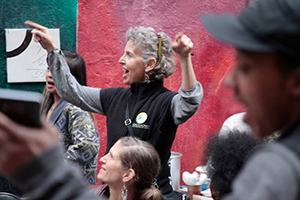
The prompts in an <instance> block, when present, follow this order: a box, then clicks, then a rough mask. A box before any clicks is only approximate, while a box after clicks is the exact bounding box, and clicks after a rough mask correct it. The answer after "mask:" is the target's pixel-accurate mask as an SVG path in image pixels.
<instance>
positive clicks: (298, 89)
mask: <svg viewBox="0 0 300 200" xmlns="http://www.w3.org/2000/svg"><path fill="white" fill-rule="evenodd" d="M292 73H293V74H291V75H290V80H289V83H288V84H289V89H290V91H291V93H292V94H293V96H295V97H300V67H299V69H297V70H294V71H293V72H292Z"/></svg>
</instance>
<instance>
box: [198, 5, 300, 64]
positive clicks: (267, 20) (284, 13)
mask: <svg viewBox="0 0 300 200" xmlns="http://www.w3.org/2000/svg"><path fill="white" fill-rule="evenodd" d="M201 19H202V22H203V24H204V26H205V27H206V28H207V29H208V31H209V32H210V33H211V34H212V35H214V36H215V37H216V38H218V39H219V40H221V41H223V42H225V43H229V44H231V45H233V46H234V47H235V48H237V49H242V50H247V51H253V52H280V53H283V54H285V55H286V56H288V57H290V58H291V59H293V60H294V61H297V62H300V0H257V1H254V2H252V3H251V4H250V5H249V6H248V7H246V8H245V9H244V10H243V11H242V12H241V13H240V14H239V15H232V14H223V15H203V16H201Z"/></svg>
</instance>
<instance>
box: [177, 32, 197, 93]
mask: <svg viewBox="0 0 300 200" xmlns="http://www.w3.org/2000/svg"><path fill="white" fill-rule="evenodd" d="M193 46H194V44H193V42H192V41H191V39H190V38H188V37H187V36H186V35H184V34H183V33H177V35H176V36H175V41H174V42H173V43H172V47H173V50H174V51H175V52H176V53H177V54H178V56H179V60H180V67H181V73H182V82H181V88H182V89H183V90H185V91H188V90H191V89H193V88H194V87H195V86H196V83H197V80H196V75H195V72H194V69H193V64H192V59H191V53H190V52H191V50H192V48H193Z"/></svg>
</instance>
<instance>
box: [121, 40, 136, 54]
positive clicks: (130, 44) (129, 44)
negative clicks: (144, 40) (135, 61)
mask: <svg viewBox="0 0 300 200" xmlns="http://www.w3.org/2000/svg"><path fill="white" fill-rule="evenodd" d="M124 51H128V52H131V53H134V54H140V51H139V46H138V45H137V44H134V43H133V42H132V41H131V40H128V41H127V43H126V46H125V50H124Z"/></svg>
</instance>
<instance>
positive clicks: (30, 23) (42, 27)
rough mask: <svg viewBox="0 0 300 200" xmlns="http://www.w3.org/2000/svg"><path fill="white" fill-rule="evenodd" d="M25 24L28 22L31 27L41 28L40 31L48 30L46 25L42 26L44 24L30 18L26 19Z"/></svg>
mask: <svg viewBox="0 0 300 200" xmlns="http://www.w3.org/2000/svg"><path fill="white" fill-rule="evenodd" d="M25 24H26V25H27V26H30V27H31V28H35V29H37V30H40V31H42V32H44V31H45V30H47V28H46V27H44V26H42V25H40V24H38V23H35V22H32V21H29V20H27V21H25Z"/></svg>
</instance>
